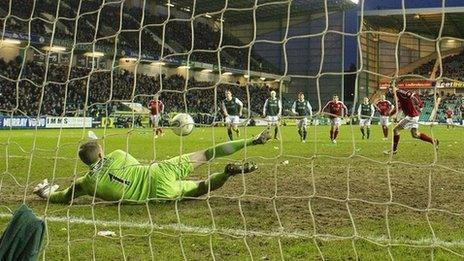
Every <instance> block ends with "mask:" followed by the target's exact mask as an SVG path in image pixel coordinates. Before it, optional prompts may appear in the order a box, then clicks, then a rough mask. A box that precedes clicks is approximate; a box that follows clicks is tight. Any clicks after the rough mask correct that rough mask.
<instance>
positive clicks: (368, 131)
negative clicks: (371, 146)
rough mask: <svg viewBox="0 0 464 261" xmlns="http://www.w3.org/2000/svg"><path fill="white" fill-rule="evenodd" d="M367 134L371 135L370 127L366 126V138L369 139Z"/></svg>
mask: <svg viewBox="0 0 464 261" xmlns="http://www.w3.org/2000/svg"><path fill="white" fill-rule="evenodd" d="M369 136H371V128H367V139H369Z"/></svg>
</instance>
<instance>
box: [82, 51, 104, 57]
mask: <svg viewBox="0 0 464 261" xmlns="http://www.w3.org/2000/svg"><path fill="white" fill-rule="evenodd" d="M84 56H88V57H95V58H97V57H103V56H105V54H104V53H102V52H87V53H84Z"/></svg>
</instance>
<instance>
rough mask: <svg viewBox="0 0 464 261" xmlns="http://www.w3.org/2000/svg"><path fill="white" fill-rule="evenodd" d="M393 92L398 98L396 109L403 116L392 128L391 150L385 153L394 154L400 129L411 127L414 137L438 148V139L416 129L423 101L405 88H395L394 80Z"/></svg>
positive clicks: (398, 140)
mask: <svg viewBox="0 0 464 261" xmlns="http://www.w3.org/2000/svg"><path fill="white" fill-rule="evenodd" d="M392 87H393V92H394V94H395V96H396V98H397V99H398V111H399V110H402V111H403V113H404V116H405V117H404V118H403V119H402V120H401V121H400V122H398V124H397V125H396V126H395V128H394V129H393V151H391V150H387V151H384V153H385V154H390V153H391V152H393V154H396V152H397V149H398V143H399V142H400V131H401V130H403V129H411V135H412V137H413V138H415V139H420V140H422V141H426V142H428V143H431V144H434V145H436V146H437V148H438V143H439V142H438V140H433V139H432V138H431V137H429V136H428V135H427V134H425V133H421V132H419V131H418V128H419V115H420V111H421V110H422V107H423V106H424V102H423V101H422V100H421V99H420V97H419V95H418V94H416V93H414V92H412V91H406V90H400V89H397V88H396V82H393V83H392Z"/></svg>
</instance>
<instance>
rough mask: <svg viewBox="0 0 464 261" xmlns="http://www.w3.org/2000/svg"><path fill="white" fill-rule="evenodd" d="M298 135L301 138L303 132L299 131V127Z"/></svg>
mask: <svg viewBox="0 0 464 261" xmlns="http://www.w3.org/2000/svg"><path fill="white" fill-rule="evenodd" d="M298 135H300V139H303V132H302V131H301V129H298Z"/></svg>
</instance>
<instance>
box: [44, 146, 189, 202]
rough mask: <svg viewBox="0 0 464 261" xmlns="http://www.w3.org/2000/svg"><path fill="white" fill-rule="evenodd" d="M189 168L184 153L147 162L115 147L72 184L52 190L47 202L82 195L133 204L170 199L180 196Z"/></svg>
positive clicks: (66, 199)
mask: <svg viewBox="0 0 464 261" xmlns="http://www.w3.org/2000/svg"><path fill="white" fill-rule="evenodd" d="M192 171H193V165H192V164H191V162H190V160H189V156H188V155H181V156H178V157H174V158H171V159H169V160H165V161H161V162H158V163H154V164H151V165H147V164H140V162H138V161H137V160H136V159H135V158H134V157H132V156H131V155H130V154H129V153H127V152H124V151H122V150H115V151H113V152H111V153H109V154H107V155H106V156H105V157H104V158H103V159H102V160H100V161H99V162H97V163H96V164H94V165H93V166H92V167H91V170H90V171H89V172H88V173H87V174H86V175H85V176H83V177H80V178H78V179H76V181H75V183H74V186H71V187H69V188H67V189H65V190H62V191H58V192H54V193H52V194H51V195H50V201H51V202H56V203H68V202H69V201H70V200H71V199H72V198H73V197H74V198H76V197H79V196H83V195H89V196H94V195H95V197H97V198H100V199H103V200H107V201H119V200H123V201H127V202H133V203H143V202H146V200H147V199H173V198H177V197H180V196H182V194H183V191H184V190H185V189H186V188H185V186H186V185H190V184H185V182H184V181H182V180H183V179H184V178H186V177H187V176H188V174H189V173H191V172H192ZM73 187H74V189H73Z"/></svg>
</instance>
